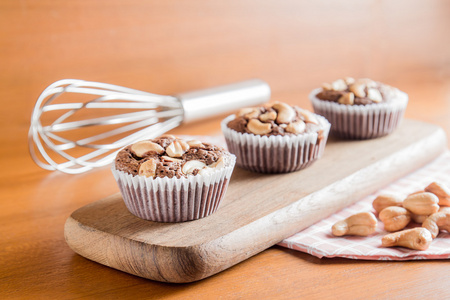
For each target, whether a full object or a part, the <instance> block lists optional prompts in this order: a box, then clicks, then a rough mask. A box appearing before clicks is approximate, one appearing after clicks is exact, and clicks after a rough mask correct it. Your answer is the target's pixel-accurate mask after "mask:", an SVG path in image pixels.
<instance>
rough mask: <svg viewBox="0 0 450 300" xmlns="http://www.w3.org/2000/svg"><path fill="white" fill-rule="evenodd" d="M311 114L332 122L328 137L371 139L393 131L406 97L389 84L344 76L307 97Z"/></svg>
mask: <svg viewBox="0 0 450 300" xmlns="http://www.w3.org/2000/svg"><path fill="white" fill-rule="evenodd" d="M310 100H311V102H312V105H313V107H314V112H315V113H317V114H319V115H322V116H324V117H325V118H327V120H328V121H330V123H331V132H330V134H331V135H333V136H336V137H339V138H344V139H372V138H377V137H381V136H385V135H387V134H389V133H391V132H392V131H394V130H395V129H396V128H397V126H398V124H399V123H400V122H401V120H402V118H403V115H404V112H405V110H406V106H407V104H408V95H407V94H405V93H404V92H401V91H400V90H398V89H396V88H394V87H391V86H389V85H386V84H383V83H380V82H377V81H374V80H371V79H368V78H362V79H357V80H355V79H353V78H351V77H347V78H344V79H338V80H336V81H334V82H332V83H324V84H323V85H322V88H319V89H315V90H313V91H312V93H311V94H310Z"/></svg>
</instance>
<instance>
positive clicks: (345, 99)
mask: <svg viewBox="0 0 450 300" xmlns="http://www.w3.org/2000/svg"><path fill="white" fill-rule="evenodd" d="M338 103H339V104H347V105H353V104H354V103H355V94H353V93H352V92H350V93H345V94H344V95H342V96H341V97H340V98H339V99H338Z"/></svg>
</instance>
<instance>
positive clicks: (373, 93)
mask: <svg viewBox="0 0 450 300" xmlns="http://www.w3.org/2000/svg"><path fill="white" fill-rule="evenodd" d="M367 98H369V99H370V100H372V101H373V102H376V103H378V102H381V101H383V96H381V93H380V91H379V90H377V89H368V90H367Z"/></svg>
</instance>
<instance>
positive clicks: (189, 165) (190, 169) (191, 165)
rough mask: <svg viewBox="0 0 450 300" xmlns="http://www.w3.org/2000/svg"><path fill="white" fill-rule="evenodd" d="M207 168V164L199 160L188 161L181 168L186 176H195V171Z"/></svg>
mask: <svg viewBox="0 0 450 300" xmlns="http://www.w3.org/2000/svg"><path fill="white" fill-rule="evenodd" d="M204 167H206V164H205V163H203V162H201V161H198V160H190V161H187V162H186V163H185V164H184V165H183V167H182V168H181V172H183V173H184V174H186V175H189V174H193V173H194V171H195V170H201V169H203V168H204Z"/></svg>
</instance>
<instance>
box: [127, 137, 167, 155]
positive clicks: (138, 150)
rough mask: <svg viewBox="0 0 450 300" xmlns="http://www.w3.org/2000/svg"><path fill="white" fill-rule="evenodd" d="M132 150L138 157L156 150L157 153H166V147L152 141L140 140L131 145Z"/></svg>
mask: <svg viewBox="0 0 450 300" xmlns="http://www.w3.org/2000/svg"><path fill="white" fill-rule="evenodd" d="M131 151H132V152H133V153H134V154H135V155H136V156H137V157H144V155H145V154H146V153H148V152H151V151H152V152H155V153H157V154H162V153H164V148H163V147H161V146H160V145H158V144H156V143H153V142H150V141H140V142H137V143H134V144H133V145H132V146H131Z"/></svg>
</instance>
